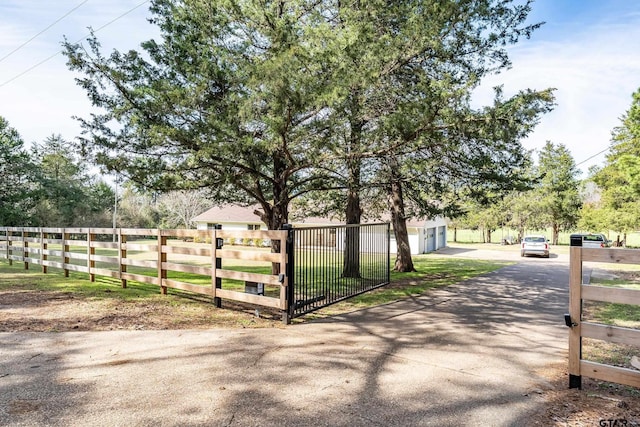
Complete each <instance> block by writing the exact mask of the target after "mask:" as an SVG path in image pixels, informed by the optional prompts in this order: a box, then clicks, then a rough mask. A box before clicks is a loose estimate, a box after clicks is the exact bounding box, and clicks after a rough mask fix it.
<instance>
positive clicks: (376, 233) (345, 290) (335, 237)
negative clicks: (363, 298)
mask: <svg viewBox="0 0 640 427" xmlns="http://www.w3.org/2000/svg"><path fill="white" fill-rule="evenodd" d="M389 228H390V227H389V224H388V223H384V224H357V225H340V226H329V227H308V228H307V227H304V228H291V227H286V229H287V230H288V231H289V239H288V245H289V247H288V248H287V252H288V253H289V262H288V264H287V269H288V271H287V276H288V279H289V288H288V298H287V300H288V305H289V309H288V315H289V316H290V318H294V317H299V316H302V315H303V314H306V313H310V312H312V311H315V310H318V309H320V308H323V307H326V306H328V305H331V304H334V303H336V302H338V301H342V300H344V299H347V298H350V297H353V296H355V295H359V294H361V293H364V292H367V291H370V290H372V289H375V288H378V287H380V286H383V285H386V284H388V283H389V269H390V254H389Z"/></svg>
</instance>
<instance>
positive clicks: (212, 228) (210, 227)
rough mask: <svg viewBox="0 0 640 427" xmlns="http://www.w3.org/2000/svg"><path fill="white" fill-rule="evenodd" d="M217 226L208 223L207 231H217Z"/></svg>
mask: <svg viewBox="0 0 640 427" xmlns="http://www.w3.org/2000/svg"><path fill="white" fill-rule="evenodd" d="M216 225H217V224H213V223H210V222H209V223H207V230H215V229H216Z"/></svg>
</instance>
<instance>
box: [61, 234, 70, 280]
mask: <svg viewBox="0 0 640 427" xmlns="http://www.w3.org/2000/svg"><path fill="white" fill-rule="evenodd" d="M70 237H71V235H70V234H69V233H67V232H66V230H65V229H64V228H63V229H62V269H63V270H64V277H69V269H68V268H67V264H69V263H71V259H70V258H69V256H68V253H69V250H70V247H69V238H70Z"/></svg>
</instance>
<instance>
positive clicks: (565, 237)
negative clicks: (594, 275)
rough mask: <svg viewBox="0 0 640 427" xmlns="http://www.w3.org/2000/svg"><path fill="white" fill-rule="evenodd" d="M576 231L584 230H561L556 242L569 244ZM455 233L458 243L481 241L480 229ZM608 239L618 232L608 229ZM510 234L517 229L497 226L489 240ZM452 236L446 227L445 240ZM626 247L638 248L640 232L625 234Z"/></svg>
mask: <svg viewBox="0 0 640 427" xmlns="http://www.w3.org/2000/svg"><path fill="white" fill-rule="evenodd" d="M591 231H592V232H598V231H596V230H591ZM578 232H586V230H585V231H575V232H561V233H560V234H559V235H558V244H559V245H565V246H568V245H569V241H570V236H571V234H573V233H578ZM455 234H456V242H458V243H483V242H484V240H483V237H482V230H469V229H458V230H457V232H456V233H455ZM526 234H543V235H545V236H547V238H548V239H549V240H551V236H552V235H553V233H552V231H551V229H547V230H538V231H534V230H527V232H526ZM604 234H605V235H606V236H607V237H608V238H609V239H610V240H614V241H615V240H616V238H617V236H618V233H616V232H613V231H610V232H608V233H604ZM507 236H512V237H517V236H518V231H517V230H515V229H509V228H504V229H501V228H498V229H497V230H496V231H494V232H492V233H491V242H492V243H498V244H499V243H500V241H501V240H502V238H503V237H507ZM623 237H624V236H623V235H622V234H620V239H621V240H622V238H623ZM453 238H454V230H453V229H447V240H448V241H449V242H453ZM627 247H630V248H638V247H640V233H628V234H627Z"/></svg>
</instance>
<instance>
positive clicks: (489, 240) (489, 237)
mask: <svg viewBox="0 0 640 427" xmlns="http://www.w3.org/2000/svg"><path fill="white" fill-rule="evenodd" d="M487 243H491V229H490V228H487Z"/></svg>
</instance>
